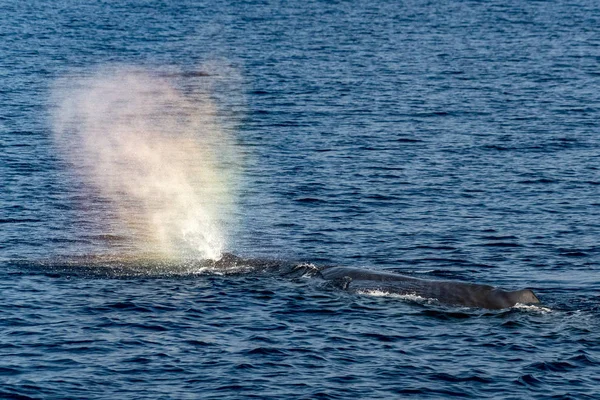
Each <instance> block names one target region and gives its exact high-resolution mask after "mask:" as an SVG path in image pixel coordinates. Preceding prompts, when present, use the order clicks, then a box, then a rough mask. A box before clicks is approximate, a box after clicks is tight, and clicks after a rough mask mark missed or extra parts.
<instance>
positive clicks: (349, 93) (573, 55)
mask: <svg viewBox="0 0 600 400" xmlns="http://www.w3.org/2000/svg"><path fill="white" fill-rule="evenodd" d="M0 10H1V11H0V151H1V153H0V154H1V163H0V182H1V185H2V187H1V190H0V294H1V295H0V397H1V398H19V399H26V398H36V399H37V398H44V399H48V398H110V397H112V398H123V399H125V398H136V399H137V398H152V399H156V398H207V399H208V398H214V399H217V398H219V399H220V398H250V397H254V398H278V399H279V398H307V399H308V398H324V399H325V398H332V399H333V398H351V397H352V398H404V397H414V398H445V397H466V398H482V397H496V398H514V399H522V398H597V396H598V393H600V333H599V332H600V292H599V291H600V246H599V245H598V242H599V239H600V200H599V199H600V171H599V168H600V139H599V137H598V134H599V125H598V121H599V120H600V6H598V4H597V3H596V2H594V1H587V0H574V1H571V2H563V1H558V0H554V1H544V2H541V1H532V2H521V1H502V2H500V1H489V2H479V1H432V2H417V1H351V2H332V3H329V2H319V1H302V2H299V1H291V2H281V3H278V2H258V1H232V2H228V3H227V4H221V3H219V2H203V1H179V2H175V1H161V2H144V1H120V2H111V1H104V2H79V1H56V2H42V1H29V2H11V1H0ZM114 65H127V66H134V67H136V68H141V69H144V70H146V71H151V72H154V71H157V73H159V74H163V75H162V76H167V78H166V79H171V77H172V76H171V75H169V74H166V75H165V73H164V71H171V70H176V71H184V72H185V71H196V70H197V69H198V68H205V69H206V70H207V71H208V72H210V73H207V74H206V75H208V76H206V75H205V74H197V75H194V74H188V75H186V74H180V75H178V76H177V77H172V80H173V81H174V82H175V83H174V85H179V86H181V87H183V89H182V90H184V91H185V88H186V87H187V88H188V89H189V88H190V87H199V86H202V87H205V86H210V93H211V96H212V98H213V99H214V101H215V104H216V105H217V108H218V112H219V115H220V116H221V117H220V118H221V119H222V124H223V129H225V130H227V131H228V132H229V133H231V135H233V136H234V137H235V141H236V147H237V149H238V151H239V152H240V153H241V154H244V162H243V164H244V165H243V172H242V174H241V183H240V186H239V191H238V207H237V209H236V211H235V215H234V216H232V218H231V220H234V221H236V222H235V223H231V224H230V226H229V227H228V233H229V240H228V242H227V246H226V247H227V248H226V249H227V250H228V251H231V252H233V253H236V254H241V255H244V256H247V257H267V258H273V259H283V260H298V261H304V262H311V263H314V264H316V265H347V266H356V267H364V268H372V269H381V270H383V269H385V270H393V271H397V272H402V273H405V274H412V275H415V276H419V277H423V278H427V279H447V280H462V281H467V282H475V283H486V284H491V285H495V286H500V287H502V288H505V289H518V288H524V287H529V288H532V289H533V290H534V291H535V292H536V293H537V295H538V297H539V298H540V299H541V301H542V303H543V307H516V308H512V309H507V310H501V311H487V310H480V309H469V308H460V307H451V306H445V305H442V304H438V303H436V302H435V301H432V300H423V299H416V300H415V299H410V298H405V297H403V298H398V297H394V296H386V295H384V294H381V295H378V296H376V295H357V294H350V293H347V292H344V291H341V290H338V289H335V288H331V287H328V286H327V285H323V284H322V282H320V281H319V280H318V279H307V278H300V279H285V278H282V277H280V276H277V275H273V274H252V273H250V274H244V273H235V274H229V275H228V274H225V275H223V274H218V273H215V272H214V271H213V272H210V271H197V270H193V269H189V268H186V267H185V266H183V267H181V266H176V267H174V268H171V269H169V268H162V269H159V270H148V272H147V273H144V272H143V271H144V270H143V268H144V265H142V264H140V263H139V262H136V261H135V258H131V257H130V256H128V257H129V258H124V259H123V260H122V263H123V265H124V266H123V267H122V268H121V269H120V270H119V271H120V272H119V271H118V273H113V274H104V275H103V274H102V273H98V272H99V270H97V269H96V270H94V269H93V268H92V269H91V270H90V269H85V268H89V265H86V262H85V260H84V259H81V260H83V261H80V262H70V263H68V264H69V265H67V266H66V267H65V266H64V265H62V266H61V268H58V267H57V265H58V264H57V261H56V260H57V257H59V256H60V257H63V258H66V259H69V257H75V256H80V255H91V256H94V255H97V254H113V255H114V254H116V255H117V256H116V257H118V254H120V253H126V252H128V251H129V250H131V249H130V247H129V246H130V244H129V240H130V239H131V238H128V237H127V235H125V234H122V232H120V231H119V229H120V228H119V227H118V221H117V219H116V217H115V215H114V210H113V207H112V205H111V204H110V203H109V202H107V201H106V200H105V199H102V198H101V197H98V196H96V197H95V195H94V191H93V190H91V189H89V185H86V183H85V181H83V182H82V180H81V179H80V178H78V177H77V173H76V171H74V169H73V168H72V166H70V165H69V163H68V162H67V161H66V159H65V157H64V155H61V154H58V153H59V152H58V149H57V146H56V145H55V143H54V142H53V139H52V124H51V122H50V121H51V116H52V114H53V110H55V109H56V107H57V105H56V104H55V103H54V100H53V98H52V87H53V85H54V84H55V82H56V81H57V79H60V78H62V77H64V76H69V74H79V75H86V74H92V72H91V71H93V70H95V69H97V68H99V67H104V66H114ZM202 66H204V67H202ZM207 66H212V67H210V68H209V67H207ZM223 70H227V71H229V73H228V75H227V76H228V77H230V78H231V76H233V75H235V76H236V78H235V79H222V80H214V79H212V78H211V77H210V76H212V75H215V74H216V75H218V74H219V71H223ZM231 71H234V72H235V74H233V73H232V72H231ZM203 79H205V80H203ZM211 79H212V80H211ZM206 82H212V83H210V84H209V83H206ZM215 82H216V83H215ZM186 85H187V86H186ZM82 204H85V205H86V206H85V207H84V206H82ZM115 232H116V233H115ZM40 260H41V261H40ZM40 263H42V264H43V263H45V264H43V265H42V264H40ZM75 264H76V265H75ZM40 265H42V266H40ZM44 265H45V266H44ZM81 267H84V269H82V268H81ZM140 269H141V270H142V273H140ZM82 271H84V272H82ZM85 271H87V272H85ZM132 271H135V273H132ZM100 272H101V269H100Z"/></svg>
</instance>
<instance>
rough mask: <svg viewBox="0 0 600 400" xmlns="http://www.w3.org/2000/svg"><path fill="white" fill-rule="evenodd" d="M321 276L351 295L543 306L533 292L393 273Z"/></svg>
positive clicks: (346, 271)
mask: <svg viewBox="0 0 600 400" xmlns="http://www.w3.org/2000/svg"><path fill="white" fill-rule="evenodd" d="M320 274H321V277H322V278H323V279H325V280H327V281H330V282H331V283H332V284H333V285H335V286H338V287H339V288H341V289H344V290H348V291H350V292H364V291H369V290H379V291H383V292H386V293H393V294H400V295H416V296H419V297H423V298H427V299H436V300H437V301H439V302H440V303H444V304H451V305H458V306H466V307H477V308H487V309H502V308H509V307H513V306H514V305H516V304H517V303H522V304H536V303H539V302H540V301H539V299H538V298H537V297H536V296H535V294H534V293H533V292H532V291H531V290H529V289H524V290H517V291H512V292H510V291H504V290H502V289H498V288H495V287H493V286H489V285H479V284H474V283H466V282H452V281H436V280H424V279H418V278H413V277H409V276H405V275H400V274H394V273H389V272H379V271H372V270H365V269H358V268H347V267H330V268H324V269H323V270H321V271H320Z"/></svg>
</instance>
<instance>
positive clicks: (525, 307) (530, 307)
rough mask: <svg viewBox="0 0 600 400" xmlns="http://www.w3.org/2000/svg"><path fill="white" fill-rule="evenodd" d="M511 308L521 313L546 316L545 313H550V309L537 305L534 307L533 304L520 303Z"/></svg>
mask: <svg viewBox="0 0 600 400" xmlns="http://www.w3.org/2000/svg"><path fill="white" fill-rule="evenodd" d="M511 308H514V309H517V310H521V311H528V312H538V313H542V314H546V313H550V312H552V309H551V308H548V307H543V306H538V305H535V304H521V303H517V304H515V305H514V306H512V307H511Z"/></svg>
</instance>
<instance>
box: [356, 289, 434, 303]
mask: <svg viewBox="0 0 600 400" xmlns="http://www.w3.org/2000/svg"><path fill="white" fill-rule="evenodd" d="M357 293H358V294H360V295H366V296H373V297H391V298H396V299H401V300H404V301H414V302H417V303H424V302H435V301H437V300H436V299H429V298H426V297H422V296H419V295H417V294H415V293H410V294H400V293H390V292H386V291H384V290H379V289H369V290H359V291H357Z"/></svg>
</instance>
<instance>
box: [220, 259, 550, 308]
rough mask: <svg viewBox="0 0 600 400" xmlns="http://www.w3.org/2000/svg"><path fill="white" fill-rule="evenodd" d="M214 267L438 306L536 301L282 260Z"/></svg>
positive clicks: (519, 293) (526, 295) (224, 262)
mask: <svg viewBox="0 0 600 400" xmlns="http://www.w3.org/2000/svg"><path fill="white" fill-rule="evenodd" d="M215 265H216V266H219V265H221V266H223V267H227V266H231V265H246V266H250V267H252V268H253V269H254V270H255V271H270V272H273V273H278V274H279V275H281V276H285V277H289V278H297V277H300V276H313V277H319V278H321V279H324V280H326V281H328V282H330V283H331V285H332V286H334V287H337V288H339V289H342V290H346V291H349V292H353V293H359V292H363V291H369V290H380V291H382V292H385V293H394V294H400V295H416V296H419V297H423V298H426V299H435V300H437V301H438V302H440V303H442V304H448V305H455V306H465V307H474V308H486V309H493V310H498V309H503V308H510V307H514V306H515V305H516V304H518V303H520V304H538V303H540V300H539V299H538V298H537V296H536V295H535V294H534V293H533V291H531V290H529V289H523V290H516V291H512V292H511V291H505V290H502V289H498V288H495V287H493V286H489V285H479V284H475V283H466V282H459V281H437V280H425V279H418V278H413V277H411V276H406V275H400V274H395V273H391V272H382V271H373V270H369V269H361V268H351V267H339V266H322V267H317V266H315V265H313V264H307V263H305V264H298V263H292V262H286V261H276V260H264V259H246V258H241V257H238V256H235V255H233V254H230V253H226V254H224V255H223V257H222V258H221V260H219V261H217V262H215Z"/></svg>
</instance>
